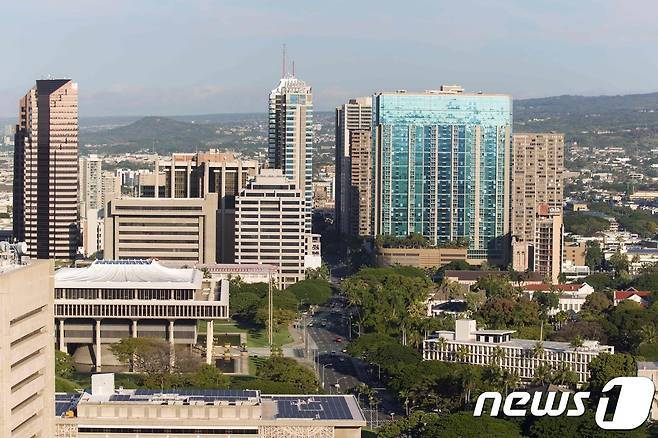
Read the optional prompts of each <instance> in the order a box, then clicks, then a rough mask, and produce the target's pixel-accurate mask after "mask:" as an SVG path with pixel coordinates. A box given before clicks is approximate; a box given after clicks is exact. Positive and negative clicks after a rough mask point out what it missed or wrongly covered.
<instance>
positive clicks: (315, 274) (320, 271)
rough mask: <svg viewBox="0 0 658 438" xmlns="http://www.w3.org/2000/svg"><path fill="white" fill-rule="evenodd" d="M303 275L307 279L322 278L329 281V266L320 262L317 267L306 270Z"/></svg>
mask: <svg viewBox="0 0 658 438" xmlns="http://www.w3.org/2000/svg"><path fill="white" fill-rule="evenodd" d="M305 277H306V279H307V280H324V281H329V267H328V266H327V265H326V264H324V263H322V265H320V267H318V268H315V269H313V268H310V269H307V270H306V273H305Z"/></svg>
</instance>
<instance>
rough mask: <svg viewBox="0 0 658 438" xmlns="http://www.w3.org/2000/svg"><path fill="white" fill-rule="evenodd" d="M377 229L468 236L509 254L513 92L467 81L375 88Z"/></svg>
mask: <svg viewBox="0 0 658 438" xmlns="http://www.w3.org/2000/svg"><path fill="white" fill-rule="evenodd" d="M372 117H373V127H374V132H373V176H374V182H375V188H374V192H373V202H372V204H373V230H374V234H375V235H378V234H388V235H396V236H406V235H409V234H411V233H419V234H422V235H423V236H425V237H427V238H429V240H430V241H431V242H432V243H434V244H441V243H446V242H450V241H457V240H466V241H467V242H468V257H469V259H476V260H488V261H491V262H497V263H504V262H506V260H507V258H508V246H509V238H508V234H509V220H510V217H509V209H510V178H511V163H512V160H511V137H512V99H511V97H510V96H507V95H490V94H467V93H463V92H462V91H461V89H458V90H454V89H450V90H449V91H432V92H425V93H416V94H412V93H407V92H395V93H380V94H376V95H375V96H373V116H372Z"/></svg>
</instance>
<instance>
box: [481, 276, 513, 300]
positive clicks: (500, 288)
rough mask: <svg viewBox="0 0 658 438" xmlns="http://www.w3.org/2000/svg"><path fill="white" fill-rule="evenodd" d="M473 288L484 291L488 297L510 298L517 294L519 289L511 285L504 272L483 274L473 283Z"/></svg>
mask: <svg viewBox="0 0 658 438" xmlns="http://www.w3.org/2000/svg"><path fill="white" fill-rule="evenodd" d="M473 289H474V290H483V291H485V292H486V294H487V297H488V298H506V299H511V298H515V297H517V296H518V295H519V291H518V290H517V289H515V288H514V287H513V286H512V285H511V283H510V280H509V277H508V276H507V275H504V274H487V275H484V276H482V277H480V278H479V279H478V281H477V282H476V283H475V284H474V285H473Z"/></svg>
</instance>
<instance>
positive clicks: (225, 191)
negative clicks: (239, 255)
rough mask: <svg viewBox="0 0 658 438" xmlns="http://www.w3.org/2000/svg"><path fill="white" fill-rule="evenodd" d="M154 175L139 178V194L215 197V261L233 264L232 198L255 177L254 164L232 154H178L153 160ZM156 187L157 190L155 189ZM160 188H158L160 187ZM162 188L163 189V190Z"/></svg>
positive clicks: (256, 170) (233, 225)
mask: <svg viewBox="0 0 658 438" xmlns="http://www.w3.org/2000/svg"><path fill="white" fill-rule="evenodd" d="M155 169H156V170H155V173H157V175H158V178H155V176H154V175H147V176H148V177H149V178H148V179H149V180H150V181H149V182H150V183H149V184H141V182H142V180H143V182H147V181H146V179H147V178H143V179H142V178H141V177H140V194H148V196H150V197H152V196H155V193H158V197H160V198H162V197H164V198H177V199H178V198H203V197H205V196H206V195H207V194H208V193H216V194H217V221H216V225H217V245H216V246H215V249H216V256H215V261H216V262H218V263H233V261H234V259H235V258H234V253H235V197H236V196H237V195H238V193H239V192H240V190H242V189H243V188H245V187H246V185H247V180H248V179H249V178H251V177H253V176H255V175H256V174H257V173H258V161H256V160H245V159H241V158H239V157H237V156H236V155H235V154H234V153H232V152H219V151H217V150H214V149H211V150H209V151H207V152H197V153H178V154H173V155H172V156H171V157H168V158H164V159H160V160H157V162H156V165H155ZM156 184H157V185H158V187H157V190H156V188H155V185H156ZM161 184H162V186H160V185H161ZM163 187H164V189H163Z"/></svg>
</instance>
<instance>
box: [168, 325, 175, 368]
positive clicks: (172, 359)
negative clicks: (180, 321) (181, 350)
mask: <svg viewBox="0 0 658 438" xmlns="http://www.w3.org/2000/svg"><path fill="white" fill-rule="evenodd" d="M175 354H176V350H175V348H174V320H173V319H170V320H169V366H170V367H172V368H173V367H174V365H175V364H176V357H175Z"/></svg>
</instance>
